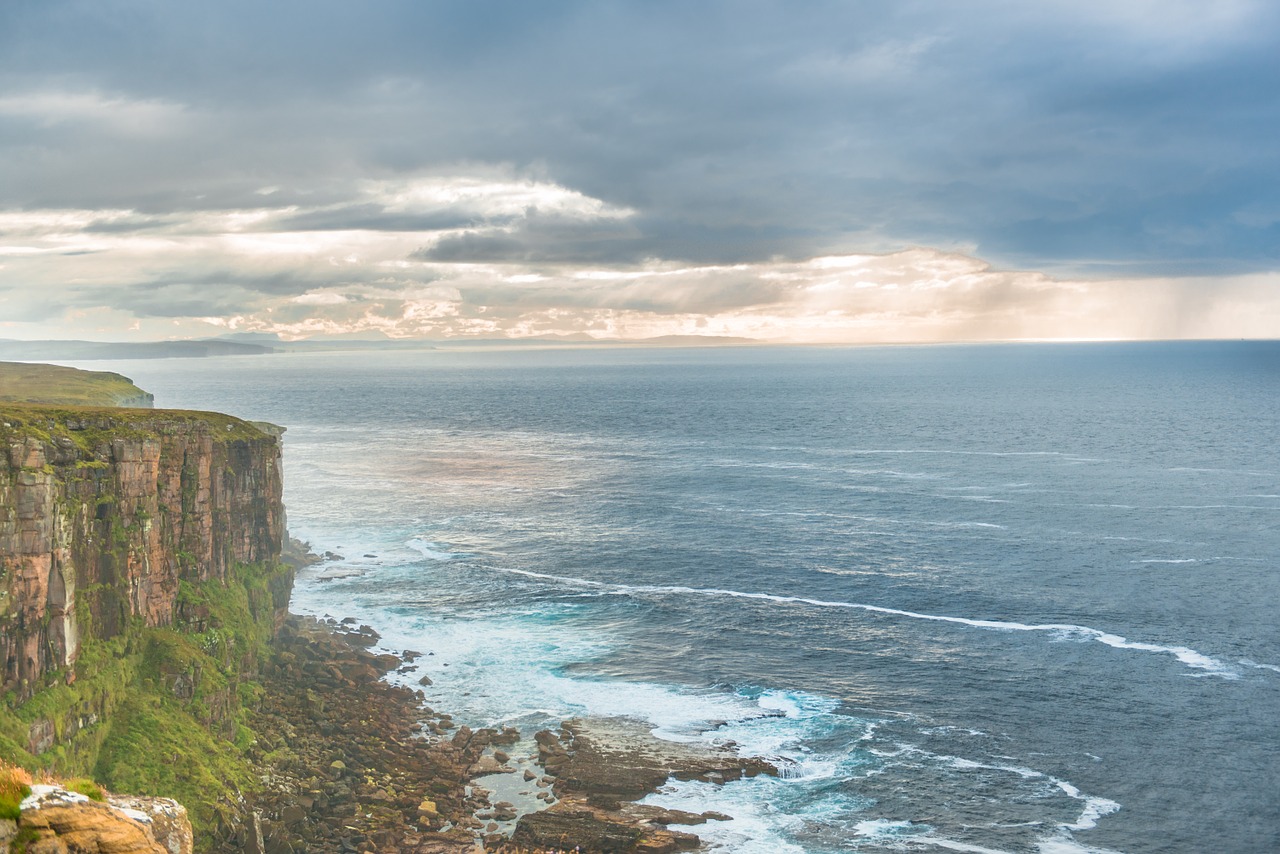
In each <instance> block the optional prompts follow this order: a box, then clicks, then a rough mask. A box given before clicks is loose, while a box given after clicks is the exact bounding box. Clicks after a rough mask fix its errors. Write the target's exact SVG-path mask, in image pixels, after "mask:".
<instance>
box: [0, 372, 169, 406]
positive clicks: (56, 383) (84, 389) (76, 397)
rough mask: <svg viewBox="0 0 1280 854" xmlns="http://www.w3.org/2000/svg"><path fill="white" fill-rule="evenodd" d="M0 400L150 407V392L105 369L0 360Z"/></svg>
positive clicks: (72, 404) (65, 404) (4, 401)
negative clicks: (91, 369) (83, 368)
mask: <svg viewBox="0 0 1280 854" xmlns="http://www.w3.org/2000/svg"><path fill="white" fill-rule="evenodd" d="M0 403H48V404H57V405H60V406H130V407H140V408H150V406H151V404H152V396H151V394H150V393H149V392H145V391H143V390H142V389H140V388H138V387H137V386H136V385H134V384H133V381H132V380H130V379H129V378H128V377H125V376H121V375H120V374H113V373H111V372H109V371H81V370H78V369H76V368H65V367H61V366H59V365H38V364H28V363H26V362H0Z"/></svg>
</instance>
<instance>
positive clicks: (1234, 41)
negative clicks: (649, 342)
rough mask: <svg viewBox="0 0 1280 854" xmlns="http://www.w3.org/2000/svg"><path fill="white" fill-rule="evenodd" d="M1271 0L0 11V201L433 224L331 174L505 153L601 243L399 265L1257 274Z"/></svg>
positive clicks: (1270, 94)
mask: <svg viewBox="0 0 1280 854" xmlns="http://www.w3.org/2000/svg"><path fill="white" fill-rule="evenodd" d="M1277 10H1280V7H1277V6H1276V4H1273V3H1265V2H1256V3H1255V2H1244V0H1223V2H1220V3H1214V4H1203V3H1193V2H1189V0H1167V1H1166V2H1154V0H1135V2H1132V3H1128V4H1116V3H1114V2H1107V3H1103V2H1100V0H1099V2H1094V0H1079V2H1072V3H1068V2H1058V0H1046V1H1045V2H1042V3H1012V2H1000V0H987V2H974V3H965V4H956V3H947V2H899V3H892V4H888V3H880V2H874V3H873V2H826V3H824V2H814V3H806V4H803V5H796V4H783V3H780V2H764V0H757V1H756V2H709V3H687V2H654V3H638V2H637V3H622V2H613V3H602V2H585V0H584V2H546V3H527V2H520V1H519V0H510V2H471V3H438V2H435V3H432V2H417V0H413V2H410V0H400V1H399V2H391V0H378V2H369V3H359V4H355V3H338V2H331V1H330V0H307V2H301V0H293V2H279V3H270V4H263V3H250V2H221V3H205V4H156V3H152V2H143V0H94V2H87V0H86V2H48V0H41V2H34V0H31V1H30V2H8V3H6V4H4V6H3V9H0V91H3V92H5V93H8V94H7V95H5V96H3V97H0V139H2V140H3V142H0V186H3V187H5V188H6V189H5V191H4V192H5V196H6V198H5V202H6V203H7V204H9V205H10V206H13V207H19V208H28V209H30V208H34V207H42V206H43V207H79V208H83V207H115V208H124V209H133V210H136V211H138V212H140V213H149V214H154V215H158V216H165V215H169V214H172V213H174V212H180V211H193V210H219V209H239V208H248V207H254V206H257V205H261V204H262V203H263V198H264V197H263V195H262V194H263V192H264V189H266V188H271V189H272V192H273V195H271V196H270V200H271V204H272V205H286V204H297V205H299V206H301V207H302V208H305V210H303V211H300V212H299V213H298V214H297V215H296V217H295V219H294V221H293V222H292V226H293V227H296V228H300V229H342V228H351V227H355V228H373V229H382V230H427V231H430V230H437V229H441V228H454V227H466V226H467V225H468V221H467V220H466V217H465V216H464V217H461V218H451V216H450V215H447V214H431V215H416V214H413V213H405V212H402V211H401V212H397V211H387V210H378V209H376V208H369V207H362V205H363V202H361V200H360V196H359V192H358V190H357V187H358V184H359V182H360V181H361V180H364V179H370V178H377V179H387V180H390V179H394V178H396V177H398V176H410V175H414V174H419V173H422V172H424V171H427V172H436V173H439V172H440V171H441V170H447V169H450V168H458V167H459V166H460V165H465V164H482V165H483V164H507V165H508V166H509V167H510V168H512V169H514V170H515V171H516V172H518V173H526V172H527V173H530V174H536V175H537V176H538V177H540V178H542V179H544V180H547V181H551V182H554V183H557V184H559V185H561V186H565V187H568V188H571V189H573V190H577V191H580V192H582V193H584V194H586V195H587V196H590V197H593V198H598V199H601V200H603V201H604V202H606V203H609V204H611V205H615V206H618V207H625V208H629V209H632V210H634V211H635V212H636V215H635V217H634V218H632V219H631V220H630V221H629V222H628V223H627V228H626V229H622V228H618V229H616V230H615V232H614V233H605V234H587V233H582V232H580V233H577V234H566V233H563V231H557V230H556V229H554V228H550V227H547V226H545V224H541V223H537V222H532V221H530V222H527V223H524V224H521V225H519V226H518V227H516V228H514V229H513V230H512V231H511V232H510V233H507V234H492V233H486V232H476V233H472V234H463V235H459V236H454V237H449V238H447V239H445V240H443V241H441V242H439V243H436V244H435V245H434V246H433V247H431V248H428V249H427V250H425V257H428V258H431V259H432V260H444V259H452V260H506V261H520V262H530V263H537V262H546V261H552V260H554V261H559V262H569V261H574V260H577V261H580V262H583V263H595V262H599V261H603V260H610V261H616V262H619V263H627V262H632V261H635V260H637V259H642V258H649V257H663V258H668V259H675V260H696V261H708V262H713V261H714V262H722V263H723V262H728V261H730V260H733V259H743V260H751V259H765V258H770V257H775V256H779V257H789V258H804V257H812V256H814V255H820V254H829V253H837V252H853V251H865V250H885V249H892V248H895V247H900V246H903V245H908V244H925V245H938V246H942V247H969V248H971V249H975V250H976V251H977V252H978V253H979V254H982V255H984V256H985V257H987V258H989V259H992V260H994V261H996V262H997V263H998V264H1002V265H1023V266H1031V267H1036V268H1051V269H1054V270H1056V271H1059V272H1064V273H1070V272H1081V271H1084V272H1112V273H1115V272H1117V271H1118V272H1123V273H1124V274H1126V275H1139V274H1143V273H1153V272H1177V271H1178V270H1186V271H1195V272H1201V273H1207V272H1214V271H1220V272H1228V271H1231V272H1234V271H1240V270H1250V269H1256V270H1263V269H1274V268H1275V266H1276V263H1277V258H1276V248H1275V247H1276V246H1277V245H1280V241H1277V237H1278V236H1280V235H1278V233H1277V223H1278V222H1280V209H1278V208H1277V207H1276V205H1275V203H1274V201H1273V200H1274V199H1276V198H1280V149H1277V147H1276V146H1275V145H1274V144H1273V140H1274V138H1275V137H1276V135H1277V132H1280V63H1276V62H1275V59H1274V50H1275V44H1276V43H1277V36H1278V35H1280V12H1278V11H1277ZM59 93H62V94H66V93H71V94H77V93H78V94H79V95H81V96H85V97H84V98H82V99H81V100H80V101H76V100H74V99H71V100H68V99H66V98H63V99H62V100H61V101H59V100H58V98H56V97H54V96H56V95H58V94H59ZM90 96H91V97H90ZM42 98H43V99H44V100H43V101H42V100H41V99H42ZM85 98H87V100H85ZM93 98H97V99H98V100H97V101H94V100H93ZM344 205H345V206H349V207H344ZM321 208H325V210H323V211H320V209H321ZM308 211H311V212H308ZM316 211H319V212H316ZM139 225H140V227H141V226H144V225H145V223H139ZM117 227H119V228H124V227H125V226H123V225H121V226H117Z"/></svg>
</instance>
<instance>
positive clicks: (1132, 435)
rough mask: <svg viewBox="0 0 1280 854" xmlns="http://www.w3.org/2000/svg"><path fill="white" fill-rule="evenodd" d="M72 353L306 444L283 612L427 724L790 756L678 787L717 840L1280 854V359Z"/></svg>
mask: <svg viewBox="0 0 1280 854" xmlns="http://www.w3.org/2000/svg"><path fill="white" fill-rule="evenodd" d="M84 367H90V368H97V369H102V368H103V367H107V368H109V369H112V370H119V371H121V372H123V373H125V374H127V375H129V376H131V377H133V378H134V379H135V380H136V381H137V382H138V383H139V384H140V385H141V386H143V387H144V388H147V389H148V390H150V391H153V392H154V393H155V394H156V401H157V405H160V406H174V407H184V408H203V409H217V410H224V411H228V412H231V413H234V414H237V415H241V416H243V417H248V418H255V419H265V420H270V421H273V422H276V423H279V424H282V425H285V426H287V427H288V433H287V434H286V442H285V455H286V496H285V497H286V503H287V507H288V514H289V523H290V528H291V530H292V532H293V533H294V534H295V535H296V536H299V537H301V538H303V539H306V540H308V541H310V542H311V543H312V544H313V546H314V547H315V548H316V549H318V550H320V551H325V550H332V551H333V552H335V553H337V554H340V555H341V556H342V558H341V559H340V560H335V561H332V562H330V563H329V564H326V565H323V566H321V567H319V568H317V569H316V570H310V571H308V572H306V573H304V574H303V576H302V577H301V578H300V579H299V582H298V586H297V589H296V591H295V597H294V608H295V610H300V611H304V612H311V613H318V614H324V613H328V614H331V615H334V616H348V615H350V616H355V617H356V618H358V619H359V620H361V621H362V622H367V623H370V624H372V625H373V626H374V627H375V628H377V629H378V630H379V631H380V632H381V633H382V634H383V636H384V642H385V643H386V644H387V645H388V646H390V647H392V648H397V649H403V648H412V649H416V650H419V651H421V652H423V653H429V654H428V655H424V657H423V658H422V659H420V660H419V662H418V664H419V665H420V670H419V671H417V672H415V673H414V674H411V675H410V676H409V677H408V678H410V679H414V680H416V677H417V676H419V675H423V674H425V675H429V676H430V677H431V679H432V680H434V684H433V685H432V686H431V687H430V688H428V689H427V691H428V701H429V703H430V704H431V705H432V706H433V707H435V708H439V709H443V710H448V711H452V712H453V713H454V714H455V716H456V719H457V720H459V721H460V722H468V723H471V724H473V725H493V724H516V725H518V726H521V727H522V728H523V729H525V730H526V732H527V733H528V734H532V730H533V729H534V728H537V727H540V726H544V725H546V724H547V723H548V722H553V721H557V720H562V719H564V718H567V717H573V716H591V715H627V716H632V717H637V718H640V719H643V720H646V721H648V722H649V723H650V724H651V725H652V726H653V727H654V729H655V731H656V732H657V733H658V734H659V735H660V736H662V737H665V738H670V739H675V740H688V741H715V742H721V743H723V742H725V741H732V742H733V743H735V744H736V745H737V749H739V750H741V751H743V752H747V753H752V754H758V755H764V756H769V757H774V758H777V759H778V760H779V761H780V762H781V763H782V767H783V770H784V774H783V776H782V777H780V778H756V779H754V780H748V781H739V782H735V783H730V784H728V785H725V786H722V787H716V786H712V785H710V784H702V783H681V784H678V785H673V786H671V787H669V788H668V789H667V790H665V791H664V792H662V793H660V794H658V795H655V796H653V797H652V801H653V802H655V803H661V804H665V805H670V806H675V807H681V808H685V809H694V810H703V809H715V810H719V811H722V812H725V813H727V814H730V815H732V816H733V817H734V818H733V820H732V821H729V822H721V823H716V822H712V823H709V824H707V825H701V826H699V827H698V828H696V830H697V832H699V833H700V834H702V835H703V836H704V838H706V839H707V840H708V841H709V842H710V844H711V846H712V847H713V849H714V850H719V851H726V852H730V851H731V852H837V851H839V852H845V851H883V850H890V851H967V852H997V851H998V852H1045V854H1050V853H1052V854H1057V852H1081V851H1087V852H1098V851H1123V852H1157V851H1159V852H1209V851H1212V852H1265V851H1277V850H1280V739H1278V735H1280V619H1278V614H1280V608H1278V606H1280V576H1278V574H1277V570H1278V569H1280V566H1278V564H1280V444H1278V443H1277V438H1278V437H1280V344H1276V343H1249V342H1238V343H1154V344H1078V345H1077V344H1072V345H1066V344H1059V345H1031V344H1026V345H1001V346H939V347H895V348H793V349H792V348H779V349H773V348H769V349H765V348H760V349H714V350H656V349H655V350H644V349H627V350H613V349H610V350H604V349H601V350H574V349H546V350H505V351H504V350H493V351H488V350H478V349H467V348H457V349H440V350H424V351H420V352H406V353H395V354H386V353H383V354H373V353H371V354H361V353H341V354H337V353H335V354H307V355H277V356H270V357H239V358H223V359H208V360H172V361H165V362H149V361H132V362H117V363H111V364H107V365H104V363H92V364H85V365H84ZM319 575H324V576H337V577H332V578H331V580H321V579H320V577H318V576H319Z"/></svg>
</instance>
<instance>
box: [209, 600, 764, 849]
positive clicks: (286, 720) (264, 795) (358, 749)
mask: <svg viewBox="0 0 1280 854" xmlns="http://www.w3.org/2000/svg"><path fill="white" fill-rule="evenodd" d="M377 641H378V636H377V634H376V632H374V631H373V630H372V629H371V628H369V627H367V626H356V625H354V623H353V622H352V621H349V620H348V621H345V622H338V621H334V620H324V621H320V620H316V619H314V618H309V617H298V616H294V615H290V616H289V617H288V618H287V619H286V620H285V622H284V624H283V625H282V626H281V627H280V630H279V631H278V633H277V637H276V640H275V642H274V644H273V650H274V652H273V655H272V656H271V659H270V660H269V661H268V662H266V663H265V665H264V666H263V672H262V681H261V684H262V687H263V694H262V696H261V698H260V700H259V702H258V704H257V709H256V711H255V713H254V729H255V732H256V733H257V734H258V742H257V744H256V745H255V746H254V748H253V749H252V750H251V753H250V758H251V759H252V761H253V762H254V764H255V766H256V767H257V769H258V772H259V774H260V776H261V779H262V781H263V791H262V792H261V793H259V794H257V795H254V796H253V797H252V799H251V800H250V801H249V802H248V803H245V804H240V805H237V806H238V810H237V812H238V813H239V814H241V815H243V816H245V819H244V820H243V821H240V822H238V823H237V824H235V825H224V826H222V827H220V828H219V829H218V832H217V836H218V839H217V840H216V845H215V846H214V847H215V850H223V851H227V852H232V851H246V852H251V854H302V852H317V854H319V852H378V854H441V852H462V851H470V852H475V851H491V852H506V854H518V852H556V851H581V852H610V854H613V852H618V854H623V852H648V854H665V852H675V851H681V850H693V849H697V848H698V847H699V845H700V844H701V841H700V840H699V838H698V836H697V835H696V833H693V832H688V831H685V830H673V829H670V827H669V826H671V825H676V826H680V827H685V826H691V825H692V826H696V825H698V824H702V823H705V822H708V821H723V820H728V819H729V817H728V816H724V815H721V814H718V813H702V814H694V813H684V812H680V811H674V810H665V809H661V808H658V807H653V806H645V805H640V804H638V803H636V801H638V800H640V799H642V798H644V797H645V796H646V795H648V794H650V793H651V792H654V791H656V790H657V789H658V788H659V787H661V786H662V785H663V784H664V783H666V781H667V780H668V779H670V778H676V779H686V780H687V779H701V780H707V781H710V782H716V783H722V782H725V781H728V780H733V779H737V778H739V777H742V776H754V775H756V774H761V773H766V774H769V773H777V769H776V768H775V767H774V766H772V765H770V764H769V763H767V762H765V761H763V760H760V759H753V758H746V759H744V758H742V757H739V756H737V754H736V753H734V752H733V751H732V750H731V749H729V748H724V749H698V748H694V747H689V746H685V745H680V744H675V743H672V742H666V741H662V740H660V739H657V738H654V737H653V736H651V735H650V734H649V732H648V729H647V728H646V727H645V726H644V725H642V724H641V723H639V722H636V721H626V720H590V721H568V722H566V723H565V724H564V726H563V727H562V728H561V729H560V730H559V731H550V730H543V731H541V732H538V733H521V732H519V731H517V730H515V729H513V728H507V729H504V730H494V729H479V730H474V731H473V730H471V729H470V728H468V727H466V726H456V725H455V724H454V722H453V720H452V718H451V716H450V715H449V714H447V713H445V712H441V711H436V710H432V709H430V708H428V707H426V706H425V705H424V695H423V693H422V692H421V691H414V690H411V689H410V688H408V687H405V686H402V685H394V684H391V682H389V681H387V680H386V679H384V678H383V677H384V676H386V675H387V674H389V673H392V672H393V671H396V670H399V669H401V668H403V667H405V666H406V664H408V663H410V662H412V660H413V659H414V658H416V657H417V656H418V655H419V654H420V653H417V652H414V651H411V650H410V651H400V652H399V653H398V654H394V655H393V654H390V653H388V652H375V651H373V650H372V649H371V647H373V646H374V645H375V644H376V642H377Z"/></svg>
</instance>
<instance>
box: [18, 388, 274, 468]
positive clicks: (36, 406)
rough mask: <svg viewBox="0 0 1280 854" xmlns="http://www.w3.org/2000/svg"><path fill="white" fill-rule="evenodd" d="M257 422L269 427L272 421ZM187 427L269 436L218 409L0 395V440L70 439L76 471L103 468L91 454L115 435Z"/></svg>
mask: <svg viewBox="0 0 1280 854" xmlns="http://www.w3.org/2000/svg"><path fill="white" fill-rule="evenodd" d="M72 426H74V427H75V428H76V429H72ZM262 426H263V427H266V428H270V426H271V425H267V424H263V425H262ZM192 427H195V428H197V429H208V431H209V435H210V437H211V438H212V439H213V441H214V442H219V443H226V442H237V441H245V440H261V439H265V438H267V437H268V433H267V432H266V431H265V430H264V429H262V428H260V427H258V426H255V425H254V424H251V423H249V422H248V421H244V420H242V419H240V418H236V417H235V416H233V415H225V414H223V413H221V412H199V411H195V410H186V409H120V408H108V407H101V406H66V405H61V404H42V403H9V402H6V401H4V400H3V399H0V441H3V442H11V441H13V440H15V439H21V438H23V437H28V436H29V437H32V438H35V439H38V440H40V441H43V442H49V441H52V440H54V439H70V440H71V441H72V442H74V443H75V445H76V447H77V448H78V449H79V451H80V452H81V454H82V456H81V459H80V460H79V461H77V463H76V467H77V469H78V470H84V469H100V468H103V466H102V465H99V463H100V462H105V461H104V460H99V459H98V458H97V457H96V456H95V453H96V452H98V451H100V450H102V449H104V448H105V447H106V446H107V445H109V444H110V442H111V441H112V440H114V439H146V438H157V437H159V436H162V435H164V434H165V433H171V432H173V431H175V430H189V429H191V428H192ZM276 429H279V428H276Z"/></svg>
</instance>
